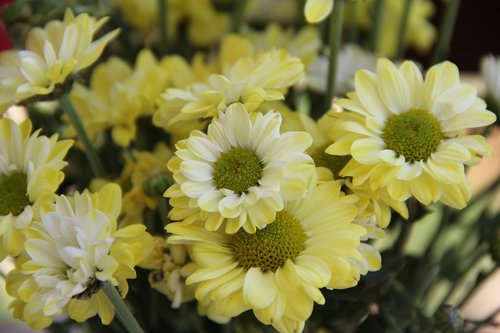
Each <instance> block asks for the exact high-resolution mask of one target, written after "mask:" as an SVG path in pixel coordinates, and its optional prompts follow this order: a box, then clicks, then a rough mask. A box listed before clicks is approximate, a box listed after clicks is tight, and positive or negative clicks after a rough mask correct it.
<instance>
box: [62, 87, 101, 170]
mask: <svg viewBox="0 0 500 333" xmlns="http://www.w3.org/2000/svg"><path fill="white" fill-rule="evenodd" d="M59 101H60V103H61V105H62V108H63V110H64V112H66V114H67V115H68V117H69V119H70V121H71V124H72V125H73V127H74V128H75V130H76V133H77V135H78V138H79V139H80V141H81V142H82V143H83V146H84V149H85V154H86V155H87V158H88V159H89V163H90V167H91V168H92V171H94V174H95V175H96V176H98V177H103V176H105V175H106V171H105V169H104V166H103V164H102V162H101V159H100V158H99V155H98V154H97V151H96V150H95V148H94V146H93V145H92V143H91V142H90V139H89V136H88V134H87V131H86V130H85V127H83V123H82V121H81V119H80V117H79V116H78V113H77V112H76V110H75V107H74V106H73V103H72V102H71V100H70V98H69V95H68V94H67V93H64V94H62V95H61V97H60V98H59Z"/></svg>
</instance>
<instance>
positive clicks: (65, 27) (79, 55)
mask: <svg viewBox="0 0 500 333" xmlns="http://www.w3.org/2000/svg"><path fill="white" fill-rule="evenodd" d="M107 19H108V18H107V17H105V18H101V19H99V20H97V21H96V19H95V18H93V17H91V16H89V15H88V14H85V13H83V14H80V15H78V16H77V17H75V16H74V15H73V13H72V12H71V10H69V9H68V10H66V13H65V15H64V20H63V21H58V20H54V21H50V22H49V23H47V25H46V26H45V27H44V28H43V29H42V28H34V29H33V30H31V31H30V33H29V34H28V37H27V39H26V50H22V51H18V52H14V53H12V52H11V53H9V55H8V56H7V57H6V58H4V57H0V87H1V89H0V91H1V93H0V105H3V106H8V105H9V104H10V105H12V104H15V103H19V102H22V101H23V100H26V99H28V98H31V97H34V96H46V95H48V94H51V93H52V92H54V90H55V89H56V88H57V87H58V86H60V85H63V84H64V83H65V81H66V79H68V77H69V76H70V75H72V74H74V73H76V72H78V71H80V70H82V69H84V68H87V67H89V66H90V65H92V64H93V63H94V62H95V61H96V60H97V58H98V57H99V56H100V54H101V53H102V51H103V49H104V47H105V46H106V44H108V43H109V42H110V41H111V40H112V39H113V38H115V37H116V35H117V34H118V32H119V30H118V29H117V30H113V31H111V32H109V33H107V34H106V35H104V36H102V37H101V38H99V39H98V40H95V41H92V38H93V35H94V34H95V33H96V32H97V31H98V30H99V29H100V28H101V27H102V26H103V25H104V23H105V22H106V21H107Z"/></svg>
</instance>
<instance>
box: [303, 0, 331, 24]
mask: <svg viewBox="0 0 500 333" xmlns="http://www.w3.org/2000/svg"><path fill="white" fill-rule="evenodd" d="M332 9H333V0H307V1H306V4H305V6H304V15H305V16H306V20H307V22H309V23H318V22H321V21H323V20H324V19H325V18H326V17H327V16H328V15H329V14H330V13H331V12H332Z"/></svg>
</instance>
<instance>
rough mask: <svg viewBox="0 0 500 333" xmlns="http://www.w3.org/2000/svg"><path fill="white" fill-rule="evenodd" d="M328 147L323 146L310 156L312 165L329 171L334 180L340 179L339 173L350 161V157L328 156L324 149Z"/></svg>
mask: <svg viewBox="0 0 500 333" xmlns="http://www.w3.org/2000/svg"><path fill="white" fill-rule="evenodd" d="M328 146H329V145H325V146H323V147H321V148H320V149H318V150H317V151H316V152H314V153H313V154H312V156H311V157H312V159H313V160H314V164H316V166H318V167H323V168H327V169H329V170H330V171H331V172H332V173H333V177H334V179H340V178H342V177H341V176H340V175H339V173H340V171H341V170H342V169H343V168H344V167H345V165H346V164H347V162H349V161H350V160H351V155H345V156H337V155H330V154H327V153H326V152H325V149H326V147H328Z"/></svg>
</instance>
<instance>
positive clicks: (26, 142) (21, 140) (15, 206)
mask: <svg viewBox="0 0 500 333" xmlns="http://www.w3.org/2000/svg"><path fill="white" fill-rule="evenodd" d="M30 133H31V122H30V121H29V120H25V121H24V122H23V123H21V124H19V125H18V124H16V123H15V122H14V121H13V120H11V119H8V118H1V119H0V197H1V199H0V261H1V260H3V258H5V256H6V255H11V256H17V255H19V254H20V253H21V252H22V250H23V246H24V239H25V237H24V230H25V229H26V228H27V227H29V226H30V224H31V223H32V221H33V220H34V219H35V218H36V217H37V216H38V215H39V211H40V209H41V208H44V206H45V205H46V204H48V203H50V202H51V201H52V200H53V199H54V197H55V194H54V192H55V191H56V190H57V188H58V187H59V185H60V184H61V182H62V181H63V178H64V173H62V172H61V169H62V168H63V167H64V166H65V165H66V162H65V161H64V160H63V159H64V156H65V155H66V153H67V152H68V149H69V148H70V147H71V145H72V141H71V140H63V141H57V135H53V136H52V137H50V138H48V137H46V136H39V135H38V134H39V131H36V132H35V133H33V134H31V135H30Z"/></svg>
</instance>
